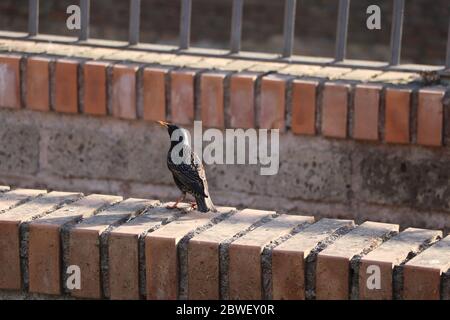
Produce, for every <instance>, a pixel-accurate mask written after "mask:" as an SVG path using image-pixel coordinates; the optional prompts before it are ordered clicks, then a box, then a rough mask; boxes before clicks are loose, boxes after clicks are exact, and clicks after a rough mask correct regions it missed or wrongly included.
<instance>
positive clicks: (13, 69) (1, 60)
mask: <svg viewBox="0 0 450 320" xmlns="http://www.w3.org/2000/svg"><path fill="white" fill-rule="evenodd" d="M20 60H21V56H19V55H6V54H2V55H0V83H1V85H0V107H6V108H16V109H18V108H20Z"/></svg>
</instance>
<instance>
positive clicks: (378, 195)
mask: <svg viewBox="0 0 450 320" xmlns="http://www.w3.org/2000/svg"><path fill="white" fill-rule="evenodd" d="M0 123H1V126H0V138H1V142H2V143H1V144H0V184H7V185H12V186H20V187H39V188H49V189H60V190H68V191H73V190H77V191H81V192H84V193H91V192H99V193H111V194H119V195H124V196H126V197H131V196H132V197H145V198H159V199H162V200H174V199H175V198H176V197H178V195H179V193H178V190H177V189H176V187H175V185H174V183H173V181H172V178H171V175H170V174H169V171H168V169H167V168H166V164H165V160H166V152H167V149H168V136H167V133H166V132H165V130H163V129H161V128H160V127H158V126H156V125H154V124H152V123H148V122H144V121H140V120H134V121H125V120H116V119H113V118H111V117H101V118H98V117H89V116H81V115H77V116H70V115H62V114H55V113H41V112H33V111H25V110H19V111H11V110H7V109H0ZM449 159H450V150H449V149H448V148H439V149H427V148H422V147H416V146H407V147H402V146H387V145H376V144H371V143H362V142H356V141H351V140H348V141H341V140H340V141H337V140H332V139H324V138H322V137H306V136H294V135H292V134H291V133H286V134H282V135H281V136H280V170H279V173H278V174H277V175H275V176H260V175H259V170H258V167H257V166H246V165H245V166H244V165H213V166H207V168H206V171H207V177H208V181H209V185H210V192H211V195H212V199H213V200H214V201H215V202H216V203H217V204H220V205H229V206H237V207H253V208H264V209H274V210H278V211H280V212H289V213H295V214H300V213H307V214H312V215H317V216H318V217H325V216H326V217H340V218H354V219H355V220H356V221H358V222H361V221H364V220H367V219H369V218H370V219H372V220H379V221H386V222H395V223H399V224H401V225H402V226H411V225H414V226H416V227H427V228H441V229H444V228H446V229H447V230H448V228H450V222H449V221H450V219H449V215H450V183H449V181H450V176H449V175H450V161H449Z"/></svg>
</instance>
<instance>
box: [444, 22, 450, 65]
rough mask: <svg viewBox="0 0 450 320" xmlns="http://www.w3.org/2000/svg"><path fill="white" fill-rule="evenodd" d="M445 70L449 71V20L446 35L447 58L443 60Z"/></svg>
mask: <svg viewBox="0 0 450 320" xmlns="http://www.w3.org/2000/svg"><path fill="white" fill-rule="evenodd" d="M445 68H446V69H450V19H449V22H448V33H447V58H446V59H445Z"/></svg>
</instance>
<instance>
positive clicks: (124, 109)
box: [111, 64, 138, 119]
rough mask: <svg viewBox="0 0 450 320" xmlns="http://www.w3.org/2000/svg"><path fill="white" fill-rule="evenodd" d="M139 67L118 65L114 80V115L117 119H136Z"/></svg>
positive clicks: (112, 100) (114, 72)
mask: <svg viewBox="0 0 450 320" xmlns="http://www.w3.org/2000/svg"><path fill="white" fill-rule="evenodd" d="M137 71H138V66H136V65H125V64H116V65H114V67H113V79H112V97H111V103H112V114H113V116H115V117H117V118H122V119H136V116H137V112H136V101H137V100H136V72H137Z"/></svg>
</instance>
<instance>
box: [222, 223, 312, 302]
mask: <svg viewBox="0 0 450 320" xmlns="http://www.w3.org/2000/svg"><path fill="white" fill-rule="evenodd" d="M313 221H314V218H313V217H308V216H289V215H282V216H280V217H278V218H276V219H273V220H272V221H270V222H268V223H266V224H264V225H262V226H261V227H258V228H256V229H255V230H253V231H252V232H250V233H248V234H246V235H245V236H243V237H241V238H239V239H237V240H236V241H234V242H233V243H232V244H231V245H230V248H229V256H230V261H229V270H228V278H229V295H230V297H229V298H230V299H232V300H236V299H239V300H241V299H262V297H263V284H262V267H261V265H262V258H261V255H262V252H263V249H264V247H265V246H266V245H268V244H270V243H271V242H272V241H275V240H277V239H278V238H280V237H282V236H286V235H287V234H289V233H290V232H291V231H292V230H293V229H294V228H295V227H298V226H299V225H302V224H305V223H310V222H313Z"/></svg>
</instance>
